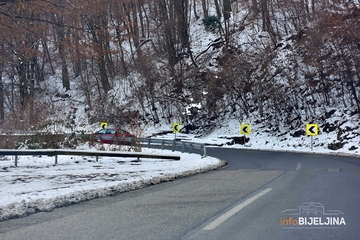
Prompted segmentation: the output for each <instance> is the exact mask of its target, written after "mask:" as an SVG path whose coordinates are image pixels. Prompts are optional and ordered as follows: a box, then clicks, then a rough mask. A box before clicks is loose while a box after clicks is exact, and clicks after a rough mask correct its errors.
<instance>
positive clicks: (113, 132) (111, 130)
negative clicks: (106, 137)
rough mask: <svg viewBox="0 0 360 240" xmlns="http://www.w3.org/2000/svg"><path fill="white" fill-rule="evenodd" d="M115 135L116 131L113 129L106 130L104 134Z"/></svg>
mask: <svg viewBox="0 0 360 240" xmlns="http://www.w3.org/2000/svg"><path fill="white" fill-rule="evenodd" d="M115 133H116V130H114V129H108V130H107V131H106V134H115Z"/></svg>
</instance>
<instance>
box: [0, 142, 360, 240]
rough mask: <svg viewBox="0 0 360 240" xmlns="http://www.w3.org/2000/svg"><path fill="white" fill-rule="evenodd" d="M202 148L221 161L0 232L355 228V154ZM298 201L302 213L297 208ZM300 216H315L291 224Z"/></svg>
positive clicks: (332, 235) (15, 235)
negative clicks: (221, 165)
mask: <svg viewBox="0 0 360 240" xmlns="http://www.w3.org/2000/svg"><path fill="white" fill-rule="evenodd" d="M208 155H211V156H214V157H218V158H220V159H223V160H226V161H227V162H228V163H229V164H228V166H226V167H224V168H222V169H219V170H216V171H211V172H207V173H203V174H199V175H195V176H193V177H189V178H183V179H178V180H176V181H172V182H166V183H161V184H158V185H154V186H150V187H146V188H144V189H140V190H136V191H132V192H128V193H123V194H119V195H117V196H114V197H109V198H103V199H95V200H91V201H87V202H83V203H80V204H76V205H72V206H68V207H63V208H59V209H55V210H53V211H52V212H46V213H37V214H33V215H31V216H28V217H25V218H20V219H13V220H9V221H4V222H0V239H4V240H7V239H37V240H40V239H166V240H169V239H290V238H291V239H305V238H306V239H358V236H360V230H359V228H358V226H357V223H358V222H359V220H360V216H358V215H359V214H358V213H359V212H360V207H359V203H358V202H359V200H360V174H359V173H360V160H359V159H356V158H351V157H339V156H326V155H312V154H299V153H281V152H265V151H251V150H232V149H218V148H214V149H208ZM309 203H311V204H310V205H309ZM299 209H300V211H303V210H306V211H310V213H304V212H302V213H301V214H299V213H298V211H299ZM319 209H320V210H321V209H323V210H322V211H323V212H320V210H319ZM324 209H325V210H324ZM311 211H312V212H311ZM315 212H316V215H315ZM304 214H308V215H304ZM326 214H330V215H326ZM331 214H332V215H331ZM327 216H328V217H329V216H331V219H330V221H332V222H331V224H328V225H325V224H324V220H321V219H326V217H327ZM304 217H308V219H307V220H311V221H315V224H314V222H312V223H313V224H307V225H304V224H303V225H301V224H299V220H301V218H304ZM335 217H337V218H336V219H335V220H336V221H337V219H340V220H339V221H341V220H342V222H336V221H335V220H333V219H334V218H335ZM294 219H295V220H294ZM296 221H297V222H296ZM301 221H302V220H301ZM321 221H322V222H321ZM295 223H297V224H295ZM319 223H322V225H320V224H319ZM344 223H345V224H344Z"/></svg>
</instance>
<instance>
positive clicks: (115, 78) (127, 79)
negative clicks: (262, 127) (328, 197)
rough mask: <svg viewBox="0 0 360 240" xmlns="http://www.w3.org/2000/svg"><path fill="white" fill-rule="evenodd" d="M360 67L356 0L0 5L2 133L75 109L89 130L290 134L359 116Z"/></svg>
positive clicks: (6, 0)
mask: <svg viewBox="0 0 360 240" xmlns="http://www.w3.org/2000/svg"><path fill="white" fill-rule="evenodd" d="M199 31H201V32H203V33H204V34H203V35H201V36H203V39H199V38H195V37H194V36H195V35H196V34H198V33H199ZM209 38H211V41H210V42H209V43H208V44H207V45H206V46H205V47H204V46H203V47H202V48H201V47H198V46H199V41H200V40H202V41H205V40H207V39H209ZM359 67H360V6H359V2H358V1H348V0H336V1H335V0H334V1H331V0H317V1H315V0H247V1H246V0H101V1H100V0H86V1H84V0H68V1H64V0H33V1H32V0H20V1H17V0H0V124H1V127H2V128H9V126H10V128H14V129H22V130H39V129H43V128H44V125H45V124H47V123H48V122H49V121H55V120H54V116H55V117H58V118H61V117H64V118H65V119H64V120H63V121H71V118H69V114H72V113H73V112H74V111H76V109H77V107H76V106H79V105H82V106H84V108H85V109H86V114H87V117H88V119H87V120H88V123H90V124H92V123H95V122H99V121H109V122H113V123H114V124H125V123H126V124H137V123H138V122H143V123H147V124H149V123H150V124H153V123H154V124H156V123H161V122H163V123H171V122H172V121H173V120H174V119H181V121H182V122H183V123H184V125H188V126H189V128H190V126H193V127H194V128H197V127H198V126H200V125H201V126H204V127H206V128H208V129H211V127H213V126H214V125H216V121H217V120H221V119H222V118H224V117H229V118H238V119H240V120H241V119H243V118H246V117H248V116H250V115H252V114H254V115H257V116H258V117H259V119H261V121H264V122H269V123H271V126H275V127H276V126H277V127H279V126H280V125H283V124H286V125H287V126H289V128H290V129H294V128H297V127H299V126H300V125H302V124H303V122H304V121H308V122H312V121H315V120H319V119H320V120H321V119H324V118H325V117H328V116H331V114H332V113H333V111H334V109H341V110H342V111H347V112H348V113H349V114H350V115H359V114H360V72H359V69H358V68H359ZM57 79H60V82H59V83H60V84H59V85H56V84H55V83H54V81H57ZM54 86H56V87H55V88H54ZM74 91H76V94H77V96H81V97H80V98H79V99H81V100H76V102H75V103H74V101H73V100H74V95H73V94H74ZM59 102H71V103H72V105H69V106H71V107H69V108H67V109H65V112H66V111H67V112H68V113H66V114H59V111H60V110H59V109H58V108H59V105H58V104H59ZM60 106H63V105H60ZM189 106H190V107H189ZM63 111H64V109H63ZM186 111H188V112H187V113H186ZM184 112H185V114H184ZM50 119H51V120H50ZM49 124H50V123H49ZM71 124H73V123H71Z"/></svg>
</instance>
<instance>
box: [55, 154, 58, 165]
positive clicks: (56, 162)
mask: <svg viewBox="0 0 360 240" xmlns="http://www.w3.org/2000/svg"><path fill="white" fill-rule="evenodd" d="M57 158H58V155H57V154H55V165H57V164H58V159H57Z"/></svg>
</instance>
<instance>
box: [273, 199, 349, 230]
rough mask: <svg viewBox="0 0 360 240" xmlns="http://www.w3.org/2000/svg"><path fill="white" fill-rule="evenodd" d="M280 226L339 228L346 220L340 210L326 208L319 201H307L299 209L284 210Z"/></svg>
mask: <svg viewBox="0 0 360 240" xmlns="http://www.w3.org/2000/svg"><path fill="white" fill-rule="evenodd" d="M280 226H282V227H283V228H291V229H301V228H312V229H319V228H321V229H324V228H338V227H343V226H346V221H345V217H344V213H343V212H342V211H340V210H325V207H324V205H322V204H321V203H319V202H307V203H304V204H302V205H301V206H300V207H299V208H298V209H286V210H284V211H282V212H281V217H280Z"/></svg>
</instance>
